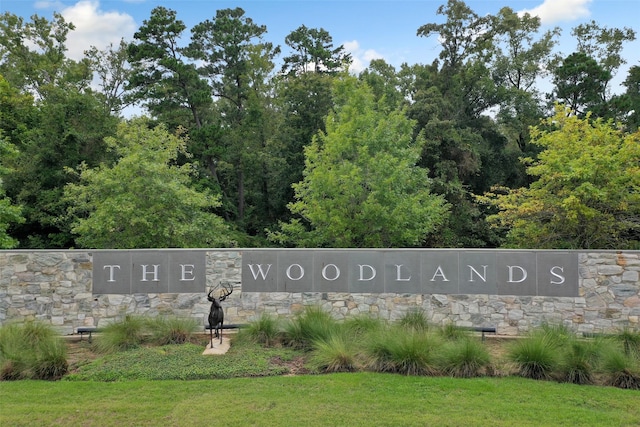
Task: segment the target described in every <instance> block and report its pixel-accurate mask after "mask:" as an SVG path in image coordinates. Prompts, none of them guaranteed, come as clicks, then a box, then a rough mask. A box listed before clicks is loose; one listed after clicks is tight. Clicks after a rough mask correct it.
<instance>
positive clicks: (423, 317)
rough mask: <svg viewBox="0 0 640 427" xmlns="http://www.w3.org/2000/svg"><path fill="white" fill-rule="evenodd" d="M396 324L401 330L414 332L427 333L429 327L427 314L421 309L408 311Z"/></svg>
mask: <svg viewBox="0 0 640 427" xmlns="http://www.w3.org/2000/svg"><path fill="white" fill-rule="evenodd" d="M398 324H399V325H400V326H401V327H403V328H406V329H413V330H416V331H427V330H429V326H430V325H429V319H428V318H427V313H426V312H425V311H424V310H422V309H416V310H409V311H408V312H406V313H404V314H403V315H402V317H400V319H399V320H398Z"/></svg>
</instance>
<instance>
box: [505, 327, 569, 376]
mask: <svg viewBox="0 0 640 427" xmlns="http://www.w3.org/2000/svg"><path fill="white" fill-rule="evenodd" d="M508 358H509V360H511V361H512V362H513V363H515V364H516V367H517V370H518V375H519V376H521V377H524V378H530V379H534V380H548V379H550V378H551V374H552V373H553V372H554V370H555V369H556V367H557V365H558V358H559V351H558V348H557V346H556V345H555V342H554V339H553V338H552V337H550V336H549V335H548V334H545V333H544V332H542V333H541V332H536V333H533V334H531V335H530V336H528V337H526V338H523V339H521V340H518V341H517V342H515V343H513V345H512V346H511V348H510V349H509V350H508Z"/></svg>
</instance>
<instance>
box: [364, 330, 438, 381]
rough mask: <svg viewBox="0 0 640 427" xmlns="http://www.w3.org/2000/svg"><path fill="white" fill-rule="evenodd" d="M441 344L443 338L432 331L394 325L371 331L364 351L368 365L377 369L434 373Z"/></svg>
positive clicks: (423, 373) (378, 370)
mask: <svg viewBox="0 0 640 427" xmlns="http://www.w3.org/2000/svg"><path fill="white" fill-rule="evenodd" d="M441 346H442V339H441V338H440V337H439V336H438V335H437V334H435V333H433V332H430V331H425V330H416V329H412V328H410V329H405V328H402V327H400V326H399V325H396V326H393V327H390V328H387V329H385V330H383V331H380V332H378V333H375V334H372V336H371V337H370V338H369V340H368V341H367V343H366V345H365V349H364V351H365V355H366V359H367V366H368V367H369V369H371V370H373V371H376V372H393V373H398V374H404V375H437V374H438V373H439V372H438V363H437V359H436V354H437V352H438V351H439V349H440V348H441Z"/></svg>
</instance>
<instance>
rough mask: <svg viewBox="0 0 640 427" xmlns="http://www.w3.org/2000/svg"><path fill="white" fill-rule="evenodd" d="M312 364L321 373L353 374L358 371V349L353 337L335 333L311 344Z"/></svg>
mask: <svg viewBox="0 0 640 427" xmlns="http://www.w3.org/2000/svg"><path fill="white" fill-rule="evenodd" d="M311 362H312V364H313V365H314V366H315V367H316V368H317V369H318V370H319V371H322V372H355V371H357V370H358V369H359V365H360V363H359V361H358V349H357V346H356V343H355V341H354V340H353V336H352V335H350V334H348V333H345V332H343V333H339V332H336V333H334V334H332V335H330V336H329V337H327V338H325V339H321V340H316V341H314V343H313V356H312V358H311Z"/></svg>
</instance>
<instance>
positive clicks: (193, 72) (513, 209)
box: [0, 0, 640, 249]
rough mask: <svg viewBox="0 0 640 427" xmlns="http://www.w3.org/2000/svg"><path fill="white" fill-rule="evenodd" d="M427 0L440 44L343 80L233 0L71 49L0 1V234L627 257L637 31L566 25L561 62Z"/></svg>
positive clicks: (121, 243) (317, 45)
mask: <svg viewBox="0 0 640 427" xmlns="http://www.w3.org/2000/svg"><path fill="white" fill-rule="evenodd" d="M434 10H435V12H436V15H438V16H437V18H438V19H436V20H435V22H425V23H424V24H423V25H420V26H419V27H418V28H417V29H416V33H415V34H416V36H417V37H424V38H427V37H429V38H433V39H434V40H437V41H438V43H439V44H440V49H439V50H436V51H430V52H427V51H426V50H425V60H424V62H418V63H413V64H409V63H403V64H401V65H399V66H395V65H392V64H390V63H387V62H386V61H385V60H383V59H375V60H372V61H371V62H370V64H369V66H368V67H367V68H366V69H365V70H363V71H361V72H356V71H355V70H353V69H350V67H351V66H352V61H353V58H352V57H351V55H350V54H349V53H348V52H347V49H346V48H345V46H344V45H338V44H335V43H334V40H333V37H332V36H331V34H330V33H329V31H327V30H326V29H325V28H323V27H316V28H311V27H307V26H306V25H299V24H297V23H292V24H293V25H292V30H291V31H290V32H289V33H288V35H287V36H286V37H285V38H284V39H283V40H278V41H276V40H273V39H272V38H270V37H269V34H268V30H269V29H268V28H267V27H266V26H265V25H262V24H260V23H259V22H256V21H254V20H253V19H252V18H251V17H250V16H248V15H247V14H246V13H245V11H244V10H243V9H242V8H239V7H235V8H223V9H220V10H217V11H216V12H215V13H214V15H213V16H211V17H203V19H202V21H201V22H199V23H196V24H195V25H193V26H192V27H191V28H189V27H188V26H187V24H186V23H185V22H184V21H183V20H181V19H180V17H179V16H178V13H177V12H176V11H174V10H171V9H170V8H168V7H164V6H158V7H156V8H154V9H153V10H152V11H151V13H150V16H149V17H148V18H147V19H145V20H144V21H143V22H142V24H141V25H140V26H139V28H138V29H137V31H136V32H135V34H134V36H133V38H132V39H131V40H121V42H120V43H119V44H118V45H116V46H114V45H111V46H109V47H107V48H106V49H103V50H100V49H97V48H96V47H91V48H89V49H88V50H87V51H86V52H85V56H84V57H83V58H81V59H70V58H68V56H67V37H68V35H69V34H71V33H72V32H73V31H75V25H74V23H73V22H67V21H65V19H64V18H63V16H62V15H61V14H59V13H54V14H53V15H52V18H51V19H46V18H44V17H41V16H38V15H34V16H32V17H31V19H30V20H27V19H24V18H22V17H19V16H16V15H14V14H12V13H10V12H5V13H3V14H2V15H0V155H1V157H0V246H3V247H10V246H15V247H18V248H69V247H151V246H159V247H160V246H162V247H166V246H184V247H191V246H211V245H230V244H234V245H238V246H244V247H255V246H274V245H288V246H323V247H336V246H345V247H367V246H370V247H404V246H411V247H498V246H505V245H506V246H510V247H562V248H564V247H571V248H574V247H575V248H578V247H589V248H596V247H602V248H613V247H616V248H618V249H625V248H636V247H637V246H638V243H637V241H638V224H640V219H639V217H640V214H639V213H638V209H637V194H638V190H637V175H638V171H637V167H638V163H639V159H638V152H637V146H638V133H637V132H638V127H639V126H640V95H639V94H640V89H639V88H640V83H639V82H640V71H639V70H640V68H639V67H638V66H637V65H632V66H631V67H630V68H629V71H628V74H627V75H626V76H622V77H623V78H621V79H620V80H621V81H622V82H623V83H622V84H621V86H620V87H614V86H613V84H614V79H613V76H615V75H616V73H619V72H620V70H621V69H622V68H621V66H622V65H623V64H625V62H627V60H628V58H625V57H624V52H625V50H624V48H625V46H626V45H627V43H629V42H631V41H633V40H634V39H635V37H636V33H635V31H634V30H633V29H630V28H608V27H606V26H603V25H601V24H600V23H598V22H596V21H591V22H589V23H584V24H580V25H578V26H576V27H575V28H573V29H572V31H571V35H572V36H573V38H574V41H575V47H574V49H573V50H572V51H570V52H569V53H562V52H559V51H558V41H559V37H560V30H559V29H558V28H549V27H546V26H542V24H541V21H540V19H539V18H538V17H536V16H532V15H529V14H526V13H525V14H520V13H518V12H516V11H514V10H513V9H511V8H509V7H502V8H499V9H497V10H498V11H497V12H496V13H495V14H479V13H477V12H476V11H474V10H473V9H472V8H471V7H470V6H469V5H467V4H466V3H465V2H464V1H462V0H446V1H444V0H443V4H441V5H439V6H438V5H434ZM276 42H280V45H279V44H277V43H276ZM541 82H544V83H541ZM556 103H558V104H559V106H558V107H557V108H558V109H557V110H556V107H555V104H556ZM129 106H130V107H133V108H134V111H138V112H139V114H141V115H142V116H143V118H135V117H133V114H131V113H130V112H129V111H128V109H125V107H129ZM125 114H126V115H127V117H126V118H125V117H123V115H125ZM523 159H524V161H521V160H523ZM596 172H597V173H596Z"/></svg>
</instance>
